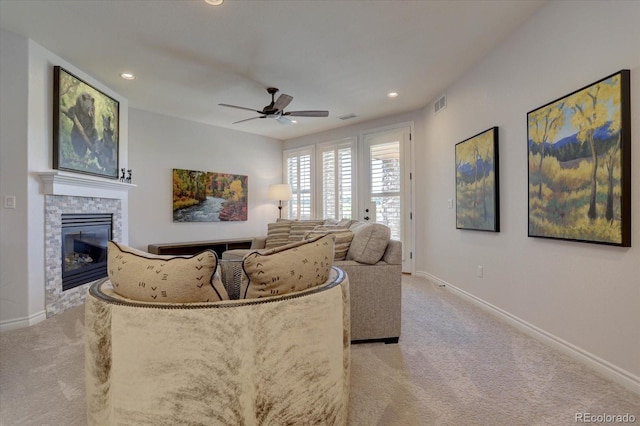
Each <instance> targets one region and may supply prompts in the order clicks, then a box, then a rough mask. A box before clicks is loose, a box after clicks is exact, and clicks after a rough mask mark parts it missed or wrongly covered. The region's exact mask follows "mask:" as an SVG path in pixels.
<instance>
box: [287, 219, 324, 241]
mask: <svg viewBox="0 0 640 426" xmlns="http://www.w3.org/2000/svg"><path fill="white" fill-rule="evenodd" d="M322 224H324V220H294V221H292V222H291V231H290V232H289V242H290V243H292V242H295V241H302V240H303V239H304V234H305V233H307V231H311V230H313V228H315V227H316V226H318V225H322Z"/></svg>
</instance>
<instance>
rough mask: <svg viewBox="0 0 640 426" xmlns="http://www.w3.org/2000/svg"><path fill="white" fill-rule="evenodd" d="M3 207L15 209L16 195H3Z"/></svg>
mask: <svg viewBox="0 0 640 426" xmlns="http://www.w3.org/2000/svg"><path fill="white" fill-rule="evenodd" d="M4 208H5V209H15V208H16V196H15V195H5V196H4Z"/></svg>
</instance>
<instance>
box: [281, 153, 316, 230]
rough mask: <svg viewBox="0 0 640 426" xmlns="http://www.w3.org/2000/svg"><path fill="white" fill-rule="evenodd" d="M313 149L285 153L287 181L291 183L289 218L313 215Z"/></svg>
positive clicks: (310, 216)
mask: <svg viewBox="0 0 640 426" xmlns="http://www.w3.org/2000/svg"><path fill="white" fill-rule="evenodd" d="M312 160H313V149H304V150H292V151H285V153H284V167H285V182H286V183H288V184H289V185H291V193H292V195H291V200H290V201H289V202H288V203H287V209H286V217H287V218H289V219H312V218H313V217H312V216H313V207H314V206H313V201H314V200H313V185H312V177H313V167H312V165H313V161H312Z"/></svg>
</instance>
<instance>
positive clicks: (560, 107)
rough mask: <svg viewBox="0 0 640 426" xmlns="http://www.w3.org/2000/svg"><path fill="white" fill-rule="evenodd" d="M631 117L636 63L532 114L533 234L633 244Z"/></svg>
mask: <svg viewBox="0 0 640 426" xmlns="http://www.w3.org/2000/svg"><path fill="white" fill-rule="evenodd" d="M630 119H631V100H630V82H629V70H621V71H619V72H617V73H615V74H613V75H610V76H608V77H605V78H603V79H602V80H599V81H597V82H595V83H593V84H591V85H589V86H587V87H584V88H582V89H579V90H577V91H575V92H573V93H571V94H569V95H566V96H564V97H562V98H560V99H557V100H555V101H553V102H550V103H548V104H546V105H544V106H542V107H540V108H538V109H535V110H533V111H531V112H529V113H528V114H527V129H528V130H527V139H528V154H529V155H528V157H529V160H528V166H529V167H528V170H529V180H528V184H529V236H530V237H542V238H555V239H563V240H572V241H580V242H588V243H596V244H608V245H616V246H622V247H630V246H631V152H630V151H631V128H630Z"/></svg>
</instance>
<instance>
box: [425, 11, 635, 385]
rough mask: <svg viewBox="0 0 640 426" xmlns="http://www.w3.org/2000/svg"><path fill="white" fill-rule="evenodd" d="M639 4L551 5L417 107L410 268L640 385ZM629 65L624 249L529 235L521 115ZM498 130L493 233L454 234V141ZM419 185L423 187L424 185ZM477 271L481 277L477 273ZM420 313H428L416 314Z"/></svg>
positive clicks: (604, 369)
mask: <svg viewBox="0 0 640 426" xmlns="http://www.w3.org/2000/svg"><path fill="white" fill-rule="evenodd" d="M638 22H640V2H623V1H618V2H580V3H576V2H550V3H549V4H548V5H547V6H545V7H544V8H542V9H541V10H540V12H539V13H538V14H537V15H535V16H534V18H533V19H532V20H531V21H529V22H528V23H527V24H526V25H525V26H523V27H522V28H521V29H520V30H519V31H518V32H517V33H515V34H513V35H512V36H511V37H510V38H509V39H508V40H507V41H506V42H505V43H504V44H503V45H502V46H501V47H500V48H499V49H497V50H496V51H494V52H493V53H492V54H491V55H489V56H488V57H486V58H485V59H484V60H483V61H482V62H481V63H480V64H479V65H478V66H476V67H475V68H474V69H473V70H472V71H471V72H469V73H468V74H467V75H466V76H465V77H464V78H462V79H461V80H459V81H458V82H456V84H454V85H453V86H452V87H450V88H448V89H447V95H448V99H447V100H448V105H447V108H446V109H445V110H443V111H442V112H441V113H439V114H436V115H434V114H433V113H432V109H431V108H427V109H425V112H424V116H425V123H426V127H425V130H426V150H425V152H424V153H423V154H422V155H421V156H420V157H419V158H418V159H417V160H416V162H417V163H421V164H424V169H423V170H424V174H423V175H422V176H420V177H419V179H420V180H419V185H420V186H421V187H422V188H423V189H422V191H419V192H418V200H417V203H418V206H417V213H416V214H417V217H418V221H421V222H422V225H421V226H419V228H418V229H419V231H418V236H417V240H418V241H420V240H423V241H424V248H423V249H421V250H417V259H416V264H417V269H418V270H419V271H421V273H423V274H424V275H426V276H428V277H431V278H434V279H436V280H439V281H441V282H444V283H448V284H450V285H451V286H454V287H457V288H459V289H460V290H462V291H463V292H466V293H468V294H470V295H472V296H473V297H475V298H479V299H481V300H482V301H484V302H486V303H488V304H491V305H493V306H495V307H497V308H498V309H501V310H503V311H506V312H507V313H508V314H510V315H513V316H515V317H517V319H518V320H520V321H523V322H525V323H528V324H529V325H531V326H533V327H534V328H537V329H540V330H541V332H542V333H543V334H546V335H547V336H548V337H550V338H551V339H555V340H556V341H558V342H560V345H559V346H560V347H562V346H563V345H564V347H565V348H573V349H575V354H577V355H578V357H581V356H584V357H585V360H586V359H589V360H590V361H588V362H593V363H594V364H598V367H602V368H601V371H603V372H605V373H607V374H610V375H612V376H616V375H617V376H618V377H617V379H619V380H620V381H621V382H625V380H626V381H627V383H626V384H630V385H631V387H632V388H633V387H635V389H636V391H638V390H639V389H640V380H639V378H638V376H639V375H640V214H639V213H640V179H639V177H640V168H639V165H640V147H639V145H638V140H639V137H638V134H639V132H640V113H639V111H640V102H639V101H640V48H639V46H640V26H638ZM624 68H627V69H631V81H632V82H631V90H632V93H631V111H632V125H631V127H632V129H633V135H632V145H633V150H632V161H631V162H632V168H633V171H632V179H633V183H632V222H633V226H632V232H633V235H632V244H633V246H634V247H632V248H620V247H611V246H602V245H596V244H586V243H577V242H567V241H555V240H545V239H537V238H528V237H527V234H528V232H527V214H528V211H527V142H526V141H527V128H526V114H527V112H528V111H531V110H533V109H535V108H537V107H540V106H542V105H544V104H546V103H547V102H550V101H553V100H555V99H557V98H559V97H561V96H564V95H567V94H569V93H571V92H573V91H574V90H577V89H580V88H582V87H584V86H586V85H588V84H591V83H593V82H595V81H597V80H599V79H601V78H603V77H606V76H608V75H610V74H613V73H614V72H616V71H618V70H620V69H624ZM492 126H498V127H499V138H500V148H499V150H500V151H499V152H500V203H501V209H500V214H501V220H500V222H501V224H500V226H501V232H500V233H495V234H494V233H486V232H474V231H462V230H456V225H455V209H448V208H447V199H455V175H454V145H455V144H456V143H458V142H460V141H462V140H464V139H466V138H468V137H471V136H473V135H475V134H477V133H479V132H481V131H483V130H486V129H488V128H490V127H492ZM422 179H424V180H422ZM477 265H483V266H484V278H482V279H480V278H477V277H476V266H477ZM425 314H428V313H425Z"/></svg>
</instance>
